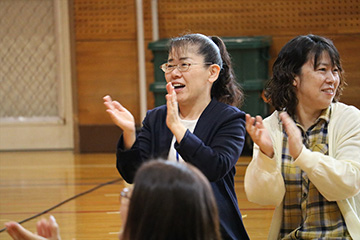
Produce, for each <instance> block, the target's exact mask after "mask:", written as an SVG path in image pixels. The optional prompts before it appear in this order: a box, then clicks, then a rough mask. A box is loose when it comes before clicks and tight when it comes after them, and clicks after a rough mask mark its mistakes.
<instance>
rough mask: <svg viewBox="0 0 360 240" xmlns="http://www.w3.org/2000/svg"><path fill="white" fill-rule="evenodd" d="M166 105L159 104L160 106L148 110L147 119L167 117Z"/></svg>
mask: <svg viewBox="0 0 360 240" xmlns="http://www.w3.org/2000/svg"><path fill="white" fill-rule="evenodd" d="M166 109H167V108H166V105H161V106H158V107H155V108H153V109H150V110H148V111H147V113H146V117H145V118H147V119H153V118H156V119H159V118H161V117H166V112H167V110H166Z"/></svg>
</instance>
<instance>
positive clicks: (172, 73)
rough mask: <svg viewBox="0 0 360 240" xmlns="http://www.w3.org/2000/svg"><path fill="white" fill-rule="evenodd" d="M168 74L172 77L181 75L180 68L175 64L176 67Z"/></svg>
mask: <svg viewBox="0 0 360 240" xmlns="http://www.w3.org/2000/svg"><path fill="white" fill-rule="evenodd" d="M170 74H171V76H172V77H173V78H177V77H179V76H181V74H182V72H180V70H179V69H178V67H177V66H176V68H175V69H174V70H172V72H171V73H170Z"/></svg>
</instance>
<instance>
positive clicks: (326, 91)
mask: <svg viewBox="0 0 360 240" xmlns="http://www.w3.org/2000/svg"><path fill="white" fill-rule="evenodd" d="M323 92H325V93H331V94H332V93H334V90H333V89H324V90H323Z"/></svg>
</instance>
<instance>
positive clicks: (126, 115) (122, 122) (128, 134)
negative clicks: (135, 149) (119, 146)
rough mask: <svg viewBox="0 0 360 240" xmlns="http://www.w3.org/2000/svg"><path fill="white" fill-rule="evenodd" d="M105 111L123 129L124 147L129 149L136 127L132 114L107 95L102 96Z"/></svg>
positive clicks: (133, 140) (134, 136) (132, 142)
mask: <svg viewBox="0 0 360 240" xmlns="http://www.w3.org/2000/svg"><path fill="white" fill-rule="evenodd" d="M103 100H104V105H105V106H106V108H107V109H106V112H107V113H108V114H109V116H110V118H111V120H112V121H113V122H114V123H115V124H116V125H117V126H118V127H120V128H121V129H122V130H123V133H124V143H125V146H124V147H125V148H126V149H129V148H131V146H132V145H133V144H134V142H135V138H136V128H135V119H134V116H133V115H132V114H131V113H130V112H129V111H128V110H127V109H126V108H124V107H123V106H122V105H121V104H120V103H119V102H118V101H113V100H112V99H111V97H110V96H109V95H106V96H105V97H104V98H103Z"/></svg>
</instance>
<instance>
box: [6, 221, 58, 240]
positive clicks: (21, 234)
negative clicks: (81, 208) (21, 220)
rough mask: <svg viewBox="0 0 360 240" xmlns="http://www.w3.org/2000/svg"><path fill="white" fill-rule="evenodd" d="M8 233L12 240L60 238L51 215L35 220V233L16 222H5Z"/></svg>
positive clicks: (49, 239)
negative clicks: (47, 217) (47, 218)
mask: <svg viewBox="0 0 360 240" xmlns="http://www.w3.org/2000/svg"><path fill="white" fill-rule="evenodd" d="M5 226H6V230H7V232H8V234H9V235H10V236H11V237H12V238H13V239H14V240H61V237H60V232H59V226H58V224H57V223H56V220H55V218H54V217H53V216H50V217H49V220H46V219H42V220H40V221H39V222H37V225H36V229H37V234H34V233H32V232H30V231H29V230H27V229H25V228H24V227H23V226H21V225H20V224H18V223H17V222H8V223H5Z"/></svg>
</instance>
